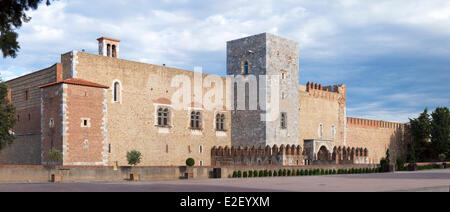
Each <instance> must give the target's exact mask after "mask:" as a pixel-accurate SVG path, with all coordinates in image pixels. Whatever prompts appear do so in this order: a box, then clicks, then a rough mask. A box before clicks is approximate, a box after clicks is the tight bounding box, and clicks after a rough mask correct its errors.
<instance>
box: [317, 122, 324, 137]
mask: <svg viewBox="0 0 450 212" xmlns="http://www.w3.org/2000/svg"><path fill="white" fill-rule="evenodd" d="M318 135H319V138H322V137H323V124H319V129H318Z"/></svg>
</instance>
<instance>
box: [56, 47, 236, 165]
mask: <svg viewBox="0 0 450 212" xmlns="http://www.w3.org/2000/svg"><path fill="white" fill-rule="evenodd" d="M61 61H63V63H64V67H65V68H64V74H63V75H64V76H66V77H73V76H74V74H75V75H76V77H77V78H81V79H84V80H88V81H91V82H95V83H99V84H102V85H106V86H109V87H110V88H109V89H108V90H107V94H106V107H107V110H108V112H107V116H106V119H105V122H106V126H107V132H108V133H107V137H108V145H110V146H111V149H110V150H111V153H108V164H109V165H115V164H116V162H117V164H118V165H127V160H126V153H127V151H131V150H138V151H140V152H141V153H142V155H143V157H142V162H141V164H140V165H143V166H149V165H184V164H185V161H186V159H187V158H189V157H191V158H194V159H195V161H196V165H200V162H202V163H203V165H209V164H210V152H209V151H210V149H211V148H212V147H213V146H217V145H230V144H231V138H230V137H231V136H230V127H231V124H230V111H227V110H226V108H225V107H224V106H225V104H226V101H227V100H226V86H225V85H224V86H223V88H222V91H223V92H222V97H221V100H223V104H222V105H221V106H217V107H215V108H213V109H208V108H206V107H205V106H204V105H202V104H201V103H200V102H201V100H200V101H196V99H198V97H200V96H201V95H198V94H197V93H198V92H197V93H196V95H197V97H195V96H194V95H193V94H192V96H191V100H192V102H191V103H190V104H188V105H184V107H182V108H178V109H177V108H176V107H175V106H176V105H175V103H172V102H173V101H175V100H177V101H178V99H175V100H173V99H172V96H174V94H175V93H176V92H179V90H180V86H181V85H179V86H172V80H173V79H174V78H175V77H181V78H182V79H188V80H184V81H185V82H187V81H189V80H191V82H192V83H191V84H190V85H189V86H188V87H190V88H191V91H194V89H195V87H196V86H199V85H194V78H195V77H199V78H200V79H201V80H200V81H201V82H202V83H205V82H207V81H214V80H219V81H222V80H223V82H225V78H224V77H219V76H213V75H207V74H195V72H192V71H185V70H180V69H176V68H169V67H165V66H158V65H151V64H145V63H139V62H133V61H128V60H123V59H118V58H111V57H105V56H99V55H93V54H88V53H83V52H75V53H70V54H69V53H68V54H64V55H62V58H61ZM74 61H75V62H76V63H74ZM65 62H67V63H69V64H65ZM70 63H72V64H70ZM66 67H67V68H66ZM70 67H74V70H72V69H71V68H70ZM69 71H70V72H71V73H73V74H71V73H66V72H69ZM115 82H119V83H120V91H121V93H120V98H119V100H120V101H117V102H114V101H113V87H114V86H113V85H114V83H115ZM213 87H214V85H213V86H211V87H209V88H208V87H207V86H205V88H203V90H202V92H203V96H205V95H207V94H208V92H209V91H210V90H211V89H212V88H213ZM219 98H220V96H217V98H216V99H219ZM159 107H168V108H169V109H170V117H169V119H170V121H169V122H170V126H169V127H164V128H162V127H158V126H157V109H158V108H159ZM191 111H202V123H201V126H202V128H201V130H196V129H191V128H190V126H189V123H190V112H191ZM217 113H224V114H225V122H226V123H225V130H224V131H218V130H216V127H215V126H216V125H215V116H216V114H217Z"/></svg>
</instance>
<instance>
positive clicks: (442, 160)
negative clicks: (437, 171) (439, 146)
mask: <svg viewBox="0 0 450 212" xmlns="http://www.w3.org/2000/svg"><path fill="white" fill-rule="evenodd" d="M438 157H439V160H440V161H441V162H445V159H446V158H447V155H445V154H444V153H441V154H439V155H438Z"/></svg>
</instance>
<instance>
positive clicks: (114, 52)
mask: <svg viewBox="0 0 450 212" xmlns="http://www.w3.org/2000/svg"><path fill="white" fill-rule="evenodd" d="M111 54H112V57H116V45H112V53H111Z"/></svg>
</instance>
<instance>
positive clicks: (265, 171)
mask: <svg viewBox="0 0 450 212" xmlns="http://www.w3.org/2000/svg"><path fill="white" fill-rule="evenodd" d="M268 176H269V171H267V169H266V170H264V177H268Z"/></svg>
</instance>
